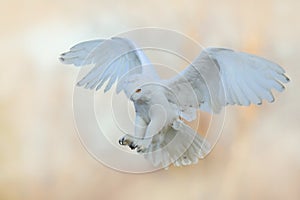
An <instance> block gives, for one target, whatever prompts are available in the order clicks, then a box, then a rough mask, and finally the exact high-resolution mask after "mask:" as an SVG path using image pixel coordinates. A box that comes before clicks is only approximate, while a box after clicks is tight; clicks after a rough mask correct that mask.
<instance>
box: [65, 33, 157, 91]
mask: <svg viewBox="0 0 300 200" xmlns="http://www.w3.org/2000/svg"><path fill="white" fill-rule="evenodd" d="M60 60H61V62H62V63H64V64H74V65H75V66H84V65H90V64H92V65H93V68H92V69H91V70H90V71H89V72H88V73H87V75H85V76H84V77H83V78H82V79H81V80H80V81H78V83H77V85H78V86H83V87H85V88H88V89H95V88H96V90H98V89H100V88H101V87H102V86H103V85H104V83H106V82H107V85H106V87H105V89H104V92H106V91H108V90H110V89H111V87H112V86H113V84H114V83H116V82H117V83H118V86H117V87H118V90H117V92H120V91H122V90H124V89H126V88H124V86H123V85H119V82H120V79H121V77H122V76H124V75H126V77H129V76H131V75H136V74H139V75H142V74H146V75H147V77H151V78H153V79H158V75H157V73H156V71H155V69H154V67H153V66H152V65H151V64H150V61H149V60H148V58H147V57H146V55H145V54H144V53H143V51H142V50H141V49H138V48H137V46H136V45H135V44H134V43H133V42H132V41H130V40H129V39H125V38H119V37H114V38H111V39H107V40H91V41H86V42H82V43H79V44H77V45H75V46H73V47H71V48H70V51H69V52H66V53H63V54H61V57H60ZM126 79H127V78H124V80H123V81H126Z"/></svg>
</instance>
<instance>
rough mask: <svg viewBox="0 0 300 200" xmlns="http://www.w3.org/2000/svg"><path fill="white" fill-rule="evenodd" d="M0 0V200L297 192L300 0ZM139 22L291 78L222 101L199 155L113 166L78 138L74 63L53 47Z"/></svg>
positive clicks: (227, 198)
mask: <svg viewBox="0 0 300 200" xmlns="http://www.w3.org/2000/svg"><path fill="white" fill-rule="evenodd" d="M1 5H2V6H1V7H0V12H1V15H2V17H1V18H0V24H1V26H0V27H1V28H0V29H1V31H0V34H1V37H0V44H1V45H0V52H1V54H0V55H1V57H0V58H1V63H2V64H1V66H0V68H1V71H2V73H1V74H0V89H1V90H0V110H1V112H0V138H1V139H0V199H3V200H14V199H22V200H25V199H26V200H27V199H30V200H34V199H45V200H47V199H72V200H74V199H124V200H126V199H130V200H131V199H146V200H147V199H171V198H172V199H174V200H175V199H195V200H199V199H213V200H218V199H222V200H235V199H272V200H277V199H300V190H299V187H300V132H299V130H300V129H299V128H300V124H299V114H300V106H299V104H298V103H299V102H300V93H299V92H298V89H297V88H296V87H297V86H299V84H300V80H299V79H298V77H300V69H299V66H298V60H299V52H300V39H299V35H300V24H299V19H300V13H299V8H300V1H298V0H286V1H281V0H263V1H261V0H245V1H238V0H225V1H217V0H209V1H208V0H200V1H199V0H188V1H178V0H166V1H159V0H153V1H151V2H148V3H146V2H145V1H138V0H130V1H112V0H107V1H106V0H100V1H99V0H98V1H96V0H87V1H83V0H73V1H68V0H62V1H57V0H52V1H50V0H43V1H38V0H26V1H17V0H11V1H4V0H2V1H1ZM145 26H151V27H161V28H168V29H172V30H176V31H179V32H182V33H184V34H186V35H188V36H189V37H191V38H193V39H194V40H196V41H198V42H199V43H201V44H202V45H204V46H224V47H228V48H232V49H236V50H240V51H247V52H250V53H254V54H258V55H261V56H263V57H266V58H268V59H270V60H273V61H275V62H277V63H279V64H280V65H281V66H283V67H284V68H285V69H286V71H287V74H288V75H289V77H290V78H291V80H292V81H291V83H289V84H288V85H287V89H286V91H285V92H284V93H280V94H279V93H275V97H276V101H275V102H274V103H273V104H264V105H262V106H259V107H256V106H250V107H247V108H245V107H244V108H238V107H230V108H229V109H227V113H226V121H225V126H224V130H223V133H222V136H221V138H220V140H219V142H218V144H217V145H216V147H215V149H214V150H213V152H212V153H211V154H210V155H209V156H208V157H207V158H206V159H205V160H202V161H200V162H199V163H198V164H197V165H193V166H188V167H184V168H174V167H171V168H170V169H169V170H162V171H158V172H155V173H148V174H141V175H133V174H126V173H121V172H118V171H114V170H112V169H110V168H107V167H105V166H103V165H102V164H100V163H99V162H98V161H96V160H95V159H94V158H93V157H92V156H91V155H90V154H88V152H87V151H86V150H85V149H84V147H83V146H82V144H81V143H80V140H79V138H78V136H77V133H76V126H75V123H74V120H73V113H72V92H73V86H74V83H75V79H76V76H77V73H78V69H76V68H73V67H69V66H63V65H62V64H60V63H59V61H58V56H59V54H60V53H62V52H64V51H66V50H68V48H69V47H71V46H72V45H74V44H75V43H78V42H80V41H84V40H90V39H95V38H106V37H110V36H112V35H115V34H118V33H120V32H124V31H127V30H131V29H134V28H139V27H145ZM179 48H180V47H179ZM184 67H185V66H182V69H183V68H184ZM107 153H108V154H109V153H110V152H109V151H108V152H107ZM112 156H113V154H112Z"/></svg>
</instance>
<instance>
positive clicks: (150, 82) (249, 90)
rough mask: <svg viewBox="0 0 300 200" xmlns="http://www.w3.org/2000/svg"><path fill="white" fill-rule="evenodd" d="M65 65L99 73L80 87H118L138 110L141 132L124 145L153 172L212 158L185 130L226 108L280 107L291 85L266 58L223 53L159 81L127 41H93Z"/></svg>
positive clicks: (212, 52) (202, 57)
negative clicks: (201, 114) (279, 96)
mask: <svg viewBox="0 0 300 200" xmlns="http://www.w3.org/2000/svg"><path fill="white" fill-rule="evenodd" d="M60 61H61V62H62V63H64V64H73V65H75V66H79V67H82V66H85V65H93V68H92V70H90V71H89V72H88V73H87V75H86V76H85V77H84V78H82V79H81V80H80V81H79V82H78V83H77V86H83V87H85V88H87V89H92V90H93V89H95V90H99V89H100V88H102V86H105V88H104V92H106V91H108V90H110V89H111V87H112V86H113V84H114V83H116V92H117V93H120V92H122V91H123V92H124V93H125V94H126V96H127V97H128V99H130V100H131V101H132V102H133V104H134V108H135V112H136V117H135V130H134V133H133V134H127V135H125V136H124V137H122V138H121V139H120V140H119V143H120V144H121V145H124V146H128V147H130V148H131V149H132V150H136V152H138V153H139V154H142V155H144V157H145V158H146V159H147V160H149V161H150V162H151V163H152V164H153V165H154V166H162V167H168V166H169V165H170V164H174V165H175V166H184V165H190V164H195V163H197V162H198V160H199V159H201V158H204V156H205V155H206V154H207V153H208V152H209V151H210V149H211V147H210V144H209V143H208V141H207V140H206V139H205V138H203V137H202V136H201V135H199V134H198V133H197V132H196V131H195V130H193V129H192V128H191V127H189V126H188V125H187V124H186V122H189V121H192V120H194V119H195V118H196V116H197V115H196V112H197V110H198V109H200V110H203V111H206V112H209V113H213V114H215V113H219V112H220V111H221V109H222V108H223V107H224V106H226V105H241V106H249V105H250V104H257V105H260V104H262V101H263V100H264V99H265V100H267V101H268V102H273V101H274V96H273V94H272V92H271V90H272V89H275V90H277V91H279V92H282V91H283V90H284V89H285V87H284V85H283V84H284V83H287V82H289V78H288V77H287V76H286V75H285V71H284V69H283V68H282V67H280V66H279V65H277V64H275V63H274V62H271V61H269V60H266V59H264V58H261V57H258V56H255V55H251V54H248V53H243V52H237V51H233V50H230V49H225V48H206V49H203V51H202V52H201V53H200V54H199V56H198V57H196V58H195V59H194V61H193V62H192V63H191V64H190V65H189V66H188V67H186V68H185V69H184V70H183V71H181V72H180V73H179V74H177V75H176V76H174V77H172V78H170V79H161V78H160V77H159V75H158V73H157V72H156V70H155V68H154V66H153V64H151V62H150V60H149V59H148V58H147V56H146V55H145V53H144V52H143V50H142V49H139V48H138V47H137V45H136V44H135V43H134V42H133V41H131V40H129V39H127V38H120V37H113V38H111V39H103V40H92V41H86V42H82V43H79V44H77V45H75V46H73V47H72V48H71V49H70V50H69V51H68V52H66V53H63V54H61V57H60Z"/></svg>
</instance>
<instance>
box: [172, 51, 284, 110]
mask: <svg viewBox="0 0 300 200" xmlns="http://www.w3.org/2000/svg"><path fill="white" fill-rule="evenodd" d="M186 82H188V83H189V84H190V87H191V90H193V91H191V92H190V95H192V93H193V94H196V96H197V102H196V103H194V104H191V103H190V100H188V98H184V97H183V98H182V99H183V100H182V101H183V104H188V103H190V104H189V106H190V107H193V108H194V109H198V108H199V104H200V109H203V110H206V111H210V112H215V113H217V112H219V111H220V109H221V108H222V107H223V106H225V105H228V104H230V105H234V104H237V105H243V106H248V105H250V104H251V103H254V104H258V105H259V104H261V103H262V100H264V99H265V100H267V101H268V102H273V101H274V96H273V94H272V89H275V90H277V91H279V92H281V91H283V90H284V86H283V84H284V83H288V82H289V78H288V77H287V76H286V75H285V71H284V69H283V68H282V67H280V66H279V65H278V64H276V63H273V62H271V61H269V60H266V59H264V58H261V57H258V56H255V55H251V54H248V53H243V52H235V51H232V50H229V49H223V48H222V49H221V48H208V49H205V50H204V51H202V52H201V54H200V55H199V56H198V57H197V58H196V59H195V60H194V61H193V62H192V64H191V65H190V66H188V67H187V68H186V69H185V70H183V71H182V72H181V73H180V74H179V75H177V76H175V77H173V78H171V79H169V80H167V85H168V87H170V88H171V89H172V90H174V92H175V93H178V94H179V96H180V93H182V92H181V91H182V90H183V88H184V86H183V85H186V84H187V83H186ZM183 83H184V84H183ZM207 95H209V97H207ZM182 96H183V95H182ZM184 96H185V97H186V96H187V94H186V91H185V92H184ZM188 96H189V95H188ZM169 98H171V97H170V96H169ZM184 99H186V100H184ZM203 100H204V102H201V101H203ZM182 107H183V106H182Z"/></svg>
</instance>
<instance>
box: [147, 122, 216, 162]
mask: <svg viewBox="0 0 300 200" xmlns="http://www.w3.org/2000/svg"><path fill="white" fill-rule="evenodd" d="M209 151H210V144H209V143H208V142H207V141H206V140H205V139H204V138H202V137H201V136H200V135H199V134H198V133H197V132H195V131H194V130H193V129H191V128H190V127H189V126H188V125H186V124H185V123H184V122H182V121H180V120H176V121H175V122H174V123H173V125H172V127H169V128H167V129H166V130H163V131H161V132H160V133H159V134H157V135H155V136H154V137H153V138H152V142H151V144H150V146H149V147H148V148H147V150H146V151H145V152H144V157H145V158H146V159H147V160H149V161H150V162H151V163H152V164H153V165H154V166H159V165H161V166H162V167H164V168H168V166H169V165H170V164H172V163H173V164H174V165H175V166H185V165H191V164H196V163H197V162H198V160H199V159H203V158H204V157H205V156H206V155H207V154H208V153H209Z"/></svg>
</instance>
